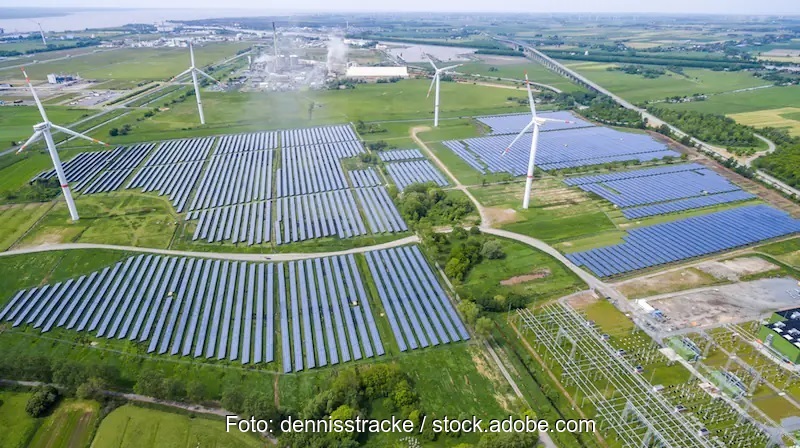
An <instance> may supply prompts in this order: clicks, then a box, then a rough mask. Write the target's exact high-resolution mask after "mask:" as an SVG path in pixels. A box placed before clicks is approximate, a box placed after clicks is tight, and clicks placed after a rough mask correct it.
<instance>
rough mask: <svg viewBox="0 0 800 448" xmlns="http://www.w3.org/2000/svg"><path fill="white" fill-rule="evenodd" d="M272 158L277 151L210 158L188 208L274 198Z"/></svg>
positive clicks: (196, 208)
mask: <svg viewBox="0 0 800 448" xmlns="http://www.w3.org/2000/svg"><path fill="white" fill-rule="evenodd" d="M273 155H274V151H250V152H237V153H230V154H222V155H214V156H211V159H210V161H209V164H208V168H206V171H205V172H204V173H203V177H202V179H201V180H200V183H199V184H198V186H197V192H196V193H195V195H194V199H193V200H192V205H191V207H190V208H189V209H190V210H198V209H204V208H211V207H221V206H223V205H233V204H239V203H243V202H252V201H263V200H266V199H269V198H271V197H272V188H271V186H272V159H273V158H274V157H273Z"/></svg>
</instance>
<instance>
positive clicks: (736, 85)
mask: <svg viewBox="0 0 800 448" xmlns="http://www.w3.org/2000/svg"><path fill="white" fill-rule="evenodd" d="M562 62H564V61H562ZM565 65H566V66H567V67H569V68H571V69H573V70H575V71H576V72H578V73H580V74H582V75H584V76H586V77H587V78H589V79H591V80H592V81H594V82H596V83H598V84H600V85H601V86H603V87H605V88H607V89H608V90H610V91H611V92H614V93H616V94H618V95H619V96H621V97H623V98H625V99H626V100H629V101H632V102H635V103H637V102H642V101H653V100H662V99H664V98H665V97H671V96H676V95H677V96H691V95H692V94H695V93H700V94H715V93H720V92H730V91H733V90H738V89H746V88H750V87H757V86H763V85H768V84H769V82H767V81H762V80H760V79H758V78H755V77H754V76H753V75H751V74H750V73H747V72H720V71H712V70H706V69H688V68H687V69H684V70H683V72H684V75H680V74H677V73H674V72H672V71H667V72H666V74H664V75H661V76H659V77H658V78H655V79H649V78H645V77H644V76H641V75H629V74H627V73H625V72H621V71H617V70H614V71H610V70H608V68H610V67H617V65H616V64H606V63H599V62H573V61H566V63H565ZM766 90H770V89H766Z"/></svg>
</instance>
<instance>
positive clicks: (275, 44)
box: [272, 22, 278, 60]
mask: <svg viewBox="0 0 800 448" xmlns="http://www.w3.org/2000/svg"><path fill="white" fill-rule="evenodd" d="M272 50H273V51H274V53H275V59H276V60H277V59H278V32H277V31H275V22H272Z"/></svg>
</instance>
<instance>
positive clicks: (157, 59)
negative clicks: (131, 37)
mask: <svg viewBox="0 0 800 448" xmlns="http://www.w3.org/2000/svg"><path fill="white" fill-rule="evenodd" d="M249 46H250V44H248V43H246V42H225V43H210V44H207V45H204V46H202V47H200V46H198V47H195V49H194V53H195V58H196V62H197V66H198V67H203V66H206V65H209V64H211V63H215V62H218V61H221V60H223V59H227V58H229V57H233V56H235V55H236V52H237V51H239V50H242V49H244V48H247V47H249ZM188 67H189V50H188V49H187V48H120V49H114V50H105V51H98V52H96V53H94V54H91V55H87V56H82V57H77V58H75V57H73V58H69V59H63V60H60V61H53V62H40V63H38V64H33V65H30V66H29V67H28V75H30V77H31V79H34V80H43V79H46V78H47V74H48V73H54V72H55V73H59V72H63V73H80V74H81V77H83V78H89V79H117V80H147V79H167V78H171V77H172V76H175V75H177V74H178V73H180V72H182V71H184V70H186V69H187V68H188ZM18 78H19V73H17V72H16V71H14V70H6V71H2V72H0V79H18Z"/></svg>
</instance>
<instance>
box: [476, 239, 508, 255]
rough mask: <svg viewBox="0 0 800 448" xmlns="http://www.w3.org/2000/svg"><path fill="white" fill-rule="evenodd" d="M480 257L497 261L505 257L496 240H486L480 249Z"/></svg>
mask: <svg viewBox="0 0 800 448" xmlns="http://www.w3.org/2000/svg"><path fill="white" fill-rule="evenodd" d="M481 256H482V257H484V258H486V259H489V260H499V259H501V258H504V257H505V256H506V254H505V252H503V247H502V246H501V245H500V243H499V242H497V240H487V241H486V242H485V243H483V247H481Z"/></svg>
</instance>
